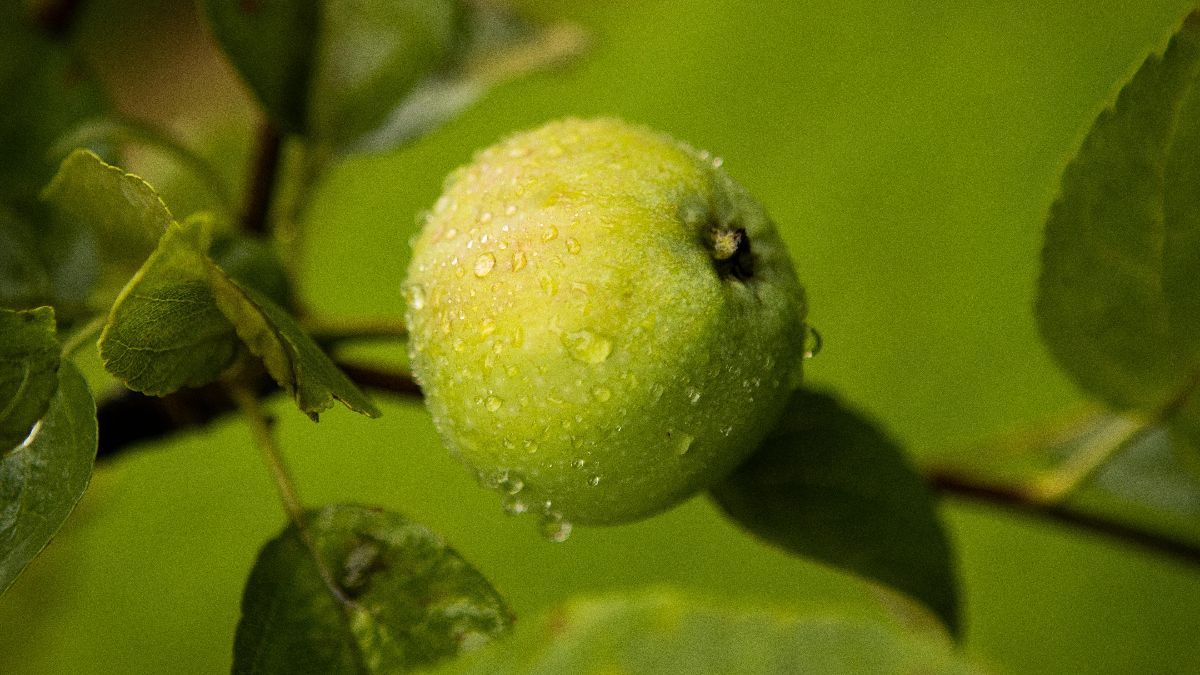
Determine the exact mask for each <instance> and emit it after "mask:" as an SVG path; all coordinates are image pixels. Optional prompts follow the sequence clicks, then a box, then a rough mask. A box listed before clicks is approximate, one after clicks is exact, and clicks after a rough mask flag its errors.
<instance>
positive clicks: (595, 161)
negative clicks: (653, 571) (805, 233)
mask: <svg viewBox="0 0 1200 675" xmlns="http://www.w3.org/2000/svg"><path fill="white" fill-rule="evenodd" d="M720 164H721V163H720V160H718V159H714V158H713V157H712V156H710V155H709V154H707V153H704V152H699V151H696V150H694V149H693V148H691V147H689V146H687V145H685V144H683V143H680V142H678V141H675V140H672V139H671V138H668V137H666V136H664V135H661V134H658V133H655V132H653V131H651V130H649V129H646V128H644V127H640V126H635V125H631V124H628V123H626V122H622V121H620V120H615V119H598V120H578V119H567V120H562V121H558V122H552V123H550V124H548V125H546V126H544V127H542V128H540V129H537V130H534V131H530V132H526V133H522V134H518V135H516V136H513V137H511V138H509V139H508V140H506V141H503V142H501V143H499V144H497V145H495V146H493V147H491V148H488V149H486V150H484V151H482V152H480V153H479V154H478V155H477V156H476V157H475V159H474V161H473V162H472V163H471V164H469V165H467V166H464V167H461V168H459V169H457V170H455V171H454V172H453V173H452V174H451V175H450V176H449V178H448V179H447V180H446V185H445V190H444V193H443V195H442V197H441V198H440V199H439V200H438V201H437V204H436V206H435V207H434V208H433V211H432V212H431V213H430V214H429V216H428V218H427V220H426V222H425V225H424V228H423V230H422V232H421V233H420V235H419V236H418V237H417V238H416V240H415V241H414V244H413V259H412V264H411V266H410V267H409V270H408V279H407V282H406V289H405V290H406V295H407V298H408V324H409V329H410V332H411V340H410V343H409V344H410V352H411V357H412V367H413V371H414V373H415V375H416V377H417V380H418V381H419V382H420V384H421V386H422V387H423V388H424V392H425V398H426V402H427V404H428V407H429V409H430V411H431V412H432V415H433V420H434V424H435V425H436V427H437V430H438V432H439V433H440V435H441V437H442V439H443V440H444V441H445V443H446V445H447V446H449V448H450V449H451V450H452V451H453V452H454V453H455V454H456V455H458V456H459V457H460V458H461V459H462V460H463V461H465V462H466V463H467V464H468V465H470V466H471V467H472V468H474V469H475V471H476V472H477V473H478V475H479V477H480V479H481V480H482V481H483V482H484V483H485V484H487V485H489V486H492V487H494V488H495V489H497V490H499V491H500V492H502V493H503V494H504V499H505V505H506V507H507V508H508V509H509V510H510V511H512V512H525V511H528V512H532V513H536V514H538V515H540V516H541V517H542V518H543V519H544V525H545V527H546V529H547V534H548V535H549V536H551V537H552V538H562V537H564V536H565V535H566V532H569V523H570V522H577V523H588V524H610V523H620V522H628V521H632V520H636V519H639V518H643V517H645V516H648V515H650V514H653V513H656V512H659V511H662V510H664V509H666V508H669V507H670V506H672V505H674V504H676V503H678V502H680V501H681V500H683V499H685V498H687V497H688V496H690V495H692V494H694V493H696V492H697V491H700V490H703V489H705V488H707V487H708V486H709V485H711V484H713V483H714V482H715V481H717V480H719V479H720V478H722V477H723V476H724V475H726V474H727V473H728V472H730V471H731V470H732V469H733V468H735V467H736V466H737V465H738V463H739V462H741V461H742V460H743V459H744V458H745V457H746V456H747V455H748V454H749V453H751V452H752V451H753V450H754V449H755V446H757V445H758V443H759V441H761V440H762V438H763V437H764V436H765V435H766V433H767V432H768V431H769V430H770V429H771V428H772V427H773V425H774V424H775V422H776V418H777V417H778V416H779V415H780V413H781V411H782V410H783V408H784V406H785V404H786V402H787V400H788V394H789V392H790V391H791V390H792V389H793V388H794V387H795V386H796V385H797V384H798V383H799V378H800V371H801V362H802V359H803V353H804V342H805V334H806V328H805V323H804V320H805V311H806V302H805V297H804V290H803V288H802V286H801V285H800V282H799V281H798V280H797V277H796V273H795V270H794V269H793V265H792V261H791V259H790V258H789V257H788V253H787V251H786V249H785V247H784V244H783V242H782V241H781V240H780V238H779V235H778V234H777V232H776V230H775V227H774V225H773V224H772V223H771V220H770V219H769V218H768V217H767V214H766V212H765V211H764V210H763V207H762V205H761V204H759V203H758V202H757V201H755V200H754V199H753V198H752V197H751V196H750V195H749V194H747V192H746V191H745V189H744V188H742V187H741V186H740V185H738V184H737V183H735V182H734V181H733V180H732V179H731V178H730V177H729V176H728V175H727V174H726V173H725V172H724V171H723V170H722V169H721V168H720Z"/></svg>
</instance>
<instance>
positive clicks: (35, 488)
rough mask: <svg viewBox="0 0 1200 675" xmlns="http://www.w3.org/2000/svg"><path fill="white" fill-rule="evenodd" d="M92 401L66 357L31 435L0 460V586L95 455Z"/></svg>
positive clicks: (74, 492)
mask: <svg viewBox="0 0 1200 675" xmlns="http://www.w3.org/2000/svg"><path fill="white" fill-rule="evenodd" d="M96 440H97V436H96V403H95V401H93V400H92V393H91V391H90V390H89V389H88V386H87V383H86V382H85V381H84V380H83V376H82V375H80V374H79V371H78V370H76V369H75V367H74V366H73V365H71V364H70V363H63V364H62V366H61V367H60V368H59V370H58V390H57V392H56V393H55V395H54V398H53V400H52V401H51V402H50V408H49V410H48V411H47V412H46V415H45V417H43V418H42V420H41V423H40V425H39V426H38V427H37V428H36V429H35V432H34V435H33V436H31V437H30V439H29V440H28V441H27V442H26V443H24V444H23V445H22V446H21V447H19V448H17V449H16V450H15V451H14V452H12V453H11V454H9V455H8V456H7V457H5V458H4V459H3V460H0V592H3V591H4V590H7V589H8V587H9V586H10V585H12V582H13V580H14V579H15V578H16V577H17V575H18V574H19V573H20V572H21V570H22V569H24V568H25V565H27V564H28V563H29V561H30V560H32V559H33V558H34V556H36V555H37V554H38V553H39V552H41V550H42V549H43V548H45V546H46V544H47V543H49V542H50V539H51V538H52V537H53V536H54V534H55V533H56V532H58V528H59V527H61V526H62V524H63V522H64V521H65V520H66V519H67V516H68V515H70V513H71V510H72V509H74V508H75V504H76V503H77V502H78V501H79V498H80V497H82V496H83V491H84V490H85V489H86V488H87V484H88V481H89V480H90V479H91V476H92V464H93V462H94V461H95V459H96Z"/></svg>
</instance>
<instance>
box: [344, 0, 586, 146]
mask: <svg viewBox="0 0 1200 675" xmlns="http://www.w3.org/2000/svg"><path fill="white" fill-rule="evenodd" d="M469 34H470V38H469V40H468V43H467V46H466V47H465V56H463V57H462V58H461V59H460V60H459V62H458V63H457V65H456V66H455V67H454V68H453V69H450V70H448V71H446V72H443V73H439V74H435V75H432V76H430V77H428V78H426V79H424V80H423V81H421V82H420V83H419V84H418V85H416V86H415V87H413V89H412V91H411V92H410V93H409V95H408V96H406V97H404V98H403V99H401V100H399V101H398V102H397V103H396V105H395V106H394V107H393V108H392V109H391V111H390V112H389V113H388V115H387V116H386V119H384V120H381V123H380V125H379V126H378V127H377V128H375V129H373V130H371V131H370V132H369V133H367V134H365V135H363V136H362V137H361V138H359V139H358V140H357V141H355V142H354V143H352V144H350V145H348V146H347V147H346V148H344V152H346V153H368V152H383V151H386V150H391V149H393V148H397V147H400V146H402V145H404V144H405V143H407V142H409V141H411V140H413V139H415V138H418V137H420V136H422V135H424V134H426V133H428V132H430V131H432V130H434V129H436V128H437V127H439V126H441V125H442V124H445V123H446V122H448V121H450V120H451V119H453V118H454V117H455V116H457V115H458V114H460V113H461V112H463V111H464V110H466V109H467V108H468V107H470V106H471V105H472V104H473V103H475V101H477V100H478V99H479V98H480V97H482V96H483V95H484V94H486V93H487V91H488V89H490V88H492V87H495V86H498V85H500V84H503V83H504V82H506V81H508V80H511V79H515V78H517V77H520V76H522V75H526V74H529V73H531V72H535V71H538V70H543V69H546V68H550V67H553V66H555V65H557V64H560V63H563V62H565V61H567V60H569V59H571V58H573V57H575V56H577V55H578V54H579V53H580V52H582V51H583V48H584V45H585V44H586V42H587V39H586V35H585V34H584V32H583V30H582V29H581V28H579V27H578V26H575V25H574V24H569V23H557V24H553V25H551V26H547V27H535V26H533V25H530V24H528V23H525V22H523V21H521V20H520V19H519V18H518V17H516V16H515V15H512V14H510V13H508V12H506V11H503V10H501V9H499V8H496V7H493V6H492V5H487V4H481V5H480V6H477V7H475V8H474V11H473V12H472V14H471V30H470V33H469Z"/></svg>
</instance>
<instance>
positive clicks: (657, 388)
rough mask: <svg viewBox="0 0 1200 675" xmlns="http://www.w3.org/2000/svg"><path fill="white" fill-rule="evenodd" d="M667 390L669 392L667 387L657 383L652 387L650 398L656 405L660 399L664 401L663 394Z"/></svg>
mask: <svg viewBox="0 0 1200 675" xmlns="http://www.w3.org/2000/svg"><path fill="white" fill-rule="evenodd" d="M666 390H667V388H666V387H664V386H662V385H661V384H658V383H657V382H656V383H654V384H652V385H650V398H651V399H653V402H654V403H658V401H659V400H660V399H662V396H663V392H665V391H666Z"/></svg>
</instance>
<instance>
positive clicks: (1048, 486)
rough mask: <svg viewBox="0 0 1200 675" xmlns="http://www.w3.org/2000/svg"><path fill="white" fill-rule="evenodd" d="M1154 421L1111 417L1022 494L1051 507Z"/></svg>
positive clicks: (1074, 489)
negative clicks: (1084, 442) (1077, 448)
mask: <svg viewBox="0 0 1200 675" xmlns="http://www.w3.org/2000/svg"><path fill="white" fill-rule="evenodd" d="M1154 422H1155V420H1154V419H1147V418H1143V417H1140V416H1133V415H1127V416H1122V417H1117V418H1114V419H1113V420H1111V421H1109V422H1107V423H1106V424H1105V425H1104V427H1103V428H1101V429H1099V430H1098V431H1096V432H1093V433H1092V434H1090V435H1089V437H1088V442H1087V444H1086V445H1085V446H1084V447H1083V448H1082V449H1081V450H1079V451H1077V452H1074V453H1072V454H1071V455H1070V456H1069V457H1067V458H1066V459H1065V460H1064V461H1063V462H1062V464H1060V465H1059V466H1057V467H1055V468H1054V469H1053V470H1052V471H1049V472H1046V473H1043V474H1041V475H1039V476H1038V477H1037V478H1036V479H1035V480H1034V481H1033V482H1032V483H1030V484H1029V485H1028V486H1026V487H1025V493H1026V495H1027V496H1028V497H1029V498H1030V499H1032V500H1033V501H1037V502H1044V503H1051V504H1052V503H1057V502H1061V501H1062V500H1064V499H1066V498H1067V497H1070V496H1071V495H1072V494H1074V493H1075V492H1076V491H1077V490H1078V489H1079V488H1081V487H1083V485H1084V484H1086V483H1087V482H1088V481H1089V480H1091V478H1092V477H1093V476H1095V475H1096V472H1097V471H1099V470H1100V469H1101V468H1103V467H1104V465H1105V464H1107V463H1108V461H1109V460H1110V459H1112V458H1113V457H1114V456H1115V455H1116V454H1117V453H1118V452H1120V451H1121V450H1122V449H1123V448H1125V447H1127V446H1128V445H1129V443H1130V442H1132V441H1133V440H1134V439H1135V438H1137V437H1138V436H1140V435H1142V434H1143V433H1145V432H1146V430H1147V429H1149V428H1150V426H1151V425H1152V424H1153V423H1154Z"/></svg>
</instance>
